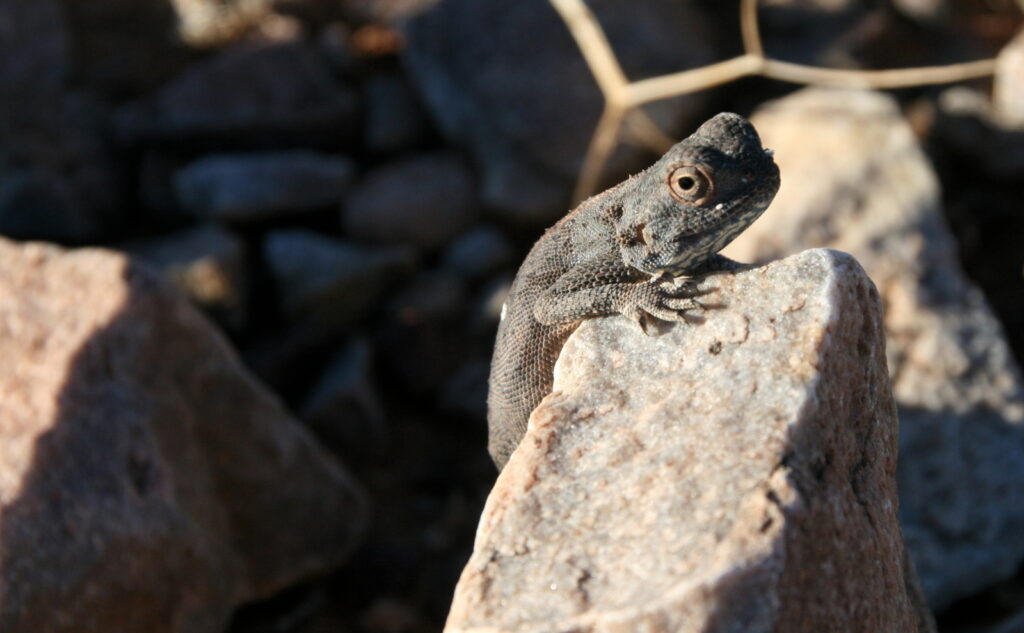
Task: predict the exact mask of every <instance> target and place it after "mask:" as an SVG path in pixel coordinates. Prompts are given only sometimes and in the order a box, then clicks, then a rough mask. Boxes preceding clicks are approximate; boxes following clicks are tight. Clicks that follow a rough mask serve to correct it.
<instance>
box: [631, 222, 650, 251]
mask: <svg viewBox="0 0 1024 633" xmlns="http://www.w3.org/2000/svg"><path fill="white" fill-rule="evenodd" d="M634 237H635V238H636V241H637V242H639V243H641V244H643V245H644V246H647V241H648V240H647V237H648V236H647V225H646V224H644V223H643V222H641V223H640V224H637V225H636V235H635V236H634Z"/></svg>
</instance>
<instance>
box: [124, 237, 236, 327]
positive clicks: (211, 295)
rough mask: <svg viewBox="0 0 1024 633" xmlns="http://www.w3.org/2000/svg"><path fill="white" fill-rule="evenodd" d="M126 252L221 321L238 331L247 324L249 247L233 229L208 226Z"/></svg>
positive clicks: (140, 244)
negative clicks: (246, 260)
mask: <svg viewBox="0 0 1024 633" xmlns="http://www.w3.org/2000/svg"><path fill="white" fill-rule="evenodd" d="M124 248H125V250H126V251H128V253H130V254H132V255H134V256H136V257H138V258H139V259H141V260H143V261H145V262H147V263H148V264H150V265H152V266H154V267H156V268H157V269H159V270H160V271H161V272H162V273H163V274H164V276H166V277H167V278H168V279H170V280H171V281H172V282H173V283H174V284H175V285H176V286H178V288H180V289H181V290H183V291H184V292H185V294H186V295H188V297H189V298H190V299H192V301H193V302H195V304H196V305H198V306H199V307H200V308H202V309H203V310H204V311H205V312H206V313H207V314H209V315H210V316H211V317H213V318H214V319H215V320H216V321H217V322H218V323H220V324H222V325H224V326H225V327H227V328H228V329H234V330H238V329H240V328H241V327H242V326H243V325H244V324H245V320H246V318H245V317H246V315H245V292H246V285H245V246H244V244H243V243H242V240H241V239H239V238H238V237H236V236H235V235H233V234H232V233H230V232H229V231H226V230H224V229H222V228H220V227H219V226H216V225H204V226H199V227H195V228H190V229H185V230H183V231H179V232H177V233H172V234H170V235H164V236H161V237H158V238H152V239H149V240H145V241H142V242H135V243H132V244H127V245H125V247H124Z"/></svg>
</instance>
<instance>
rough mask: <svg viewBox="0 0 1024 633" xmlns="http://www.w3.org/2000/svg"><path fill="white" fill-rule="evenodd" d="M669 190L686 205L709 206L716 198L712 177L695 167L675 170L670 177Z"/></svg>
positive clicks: (689, 166)
mask: <svg viewBox="0 0 1024 633" xmlns="http://www.w3.org/2000/svg"><path fill="white" fill-rule="evenodd" d="M668 189H669V192H670V193H671V194H672V197H673V198H675V199H676V200H678V201H680V202H684V203H686V204H693V205H701V204H707V203H708V202H710V201H711V199H712V198H713V197H714V196H715V186H714V182H713V181H712V180H711V176H710V175H708V173H707V172H706V171H705V170H703V169H701V168H699V167H695V166H693V165H682V166H680V167H676V168H675V169H673V170H672V173H670V174H669V176H668Z"/></svg>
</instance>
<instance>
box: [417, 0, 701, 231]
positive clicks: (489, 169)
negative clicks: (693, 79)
mask: <svg viewBox="0 0 1024 633" xmlns="http://www.w3.org/2000/svg"><path fill="white" fill-rule="evenodd" d="M588 6H589V7H590V8H591V9H592V10H593V11H594V13H595V15H596V16H597V18H598V20H599V21H600V22H601V26H602V28H603V29H604V31H605V33H606V34H607V36H608V39H609V41H610V42H611V45H612V47H613V48H614V49H615V52H616V54H617V56H618V58H619V60H620V63H621V65H622V67H623V70H624V72H625V73H626V75H627V76H628V77H629V78H630V79H643V78H645V77H650V76H655V75H659V74H663V73H670V72H676V71H679V70H684V69H686V68H693V67H696V66H700V65H702V64H705V63H708V62H710V61H712V60H713V57H714V55H713V51H712V48H711V44H710V41H709V40H710V38H708V37H706V33H705V31H706V27H707V24H706V22H705V21H704V19H703V16H702V15H701V11H700V9H699V7H697V6H696V4H695V3H692V2H675V1H671V0H669V1H666V0H643V1H641V2H630V3H622V2H614V1H609V0H600V1H596V2H589V3H588ZM406 32H407V37H408V46H407V48H406V49H405V52H404V54H403V61H404V62H405V65H406V67H407V68H408V70H409V76H410V78H411V79H412V80H413V81H415V82H416V84H417V88H418V89H419V91H420V92H421V93H422V95H423V97H424V101H425V104H426V106H427V108H428V109H429V110H430V112H431V114H432V115H433V116H434V118H435V119H436V120H437V122H438V124H439V126H440V128H441V130H442V132H444V133H445V134H446V135H447V136H449V137H450V138H452V139H453V140H456V141H457V142H459V143H461V144H463V145H466V146H468V147H469V148H470V149H471V150H472V152H473V154H474V156H475V158H476V162H477V167H478V168H479V169H480V171H481V177H482V180H483V198H484V200H485V201H486V202H487V204H488V205H489V206H493V207H495V208H496V209H498V210H503V211H505V212H506V213H507V214H508V215H509V217H510V218H511V219H513V220H518V221H521V222H546V221H548V220H550V219H552V218H551V216H550V214H551V212H552V211H553V210H557V209H564V208H565V203H566V202H567V201H568V198H569V191H570V188H571V186H572V182H573V180H574V178H575V175H576V173H577V172H578V170H579V167H580V164H581V162H582V160H583V155H584V152H585V151H586V148H587V146H588V144H589V143H590V138H591V136H592V135H593V132H594V128H595V126H596V124H597V121H598V118H599V117H600V114H601V110H602V107H603V97H602V95H601V93H600V91H599V90H598V88H597V84H596V83H595V81H594V80H593V78H592V77H591V74H590V71H589V69H588V68H587V65H586V63H585V62H584V60H583V57H582V56H581V54H580V53H579V50H578V48H577V46H576V43H575V42H574V41H573V40H572V38H571V37H570V35H569V32H568V30H567V29H566V26H565V24H564V23H563V22H562V20H561V18H559V16H558V14H557V13H556V12H555V10H554V9H553V8H552V7H551V6H550V5H549V4H548V3H547V2H546V1H545V0H519V1H517V2H505V1H504V0H486V1H480V0H448V1H446V2H442V3H439V4H438V5H436V6H434V7H433V8H432V9H431V10H429V11H426V12H424V13H423V14H421V15H419V16H417V17H416V18H414V19H413V20H411V21H410V23H409V24H408V28H407V29H406ZM524 34H528V36H524ZM701 101H702V99H700V98H699V97H694V96H692V95H691V96H688V97H686V98H683V99H672V100H668V101H662V102H658V103H656V104H652V105H650V106H649V107H648V108H647V110H648V112H649V113H650V114H651V115H652V117H653V118H654V119H655V120H657V121H658V123H659V124H660V125H661V126H662V129H665V130H666V131H667V132H668V133H669V134H672V133H673V132H680V131H682V130H683V129H685V125H686V123H687V119H689V118H691V117H692V116H693V115H694V113H695V109H696V107H697V106H698V105H699V103H700V102H701ZM680 126H683V127H680ZM638 156H639V154H638V153H637V152H636V151H630V150H623V151H620V152H618V153H617V155H616V156H615V157H614V158H613V161H612V165H611V167H610V169H611V170H612V171H616V170H617V171H620V172H621V171H622V170H625V169H628V168H629V167H635V166H637V165H636V160H637V158H638Z"/></svg>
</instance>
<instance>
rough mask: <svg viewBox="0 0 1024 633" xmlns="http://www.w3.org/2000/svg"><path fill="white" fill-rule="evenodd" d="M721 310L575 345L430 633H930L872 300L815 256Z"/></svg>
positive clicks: (730, 291) (765, 278)
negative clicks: (902, 511) (444, 616)
mask: <svg viewBox="0 0 1024 633" xmlns="http://www.w3.org/2000/svg"><path fill="white" fill-rule="evenodd" d="M704 283H705V284H706V285H707V286H708V287H713V288H717V289H718V290H717V292H716V294H715V296H716V297H717V298H719V299H721V302H722V303H724V307H723V308H721V309H718V310H715V311H714V312H712V313H711V314H709V315H708V318H707V320H706V322H705V323H704V324H702V325H700V326H691V325H685V324H676V325H674V326H669V327H667V329H666V331H665V332H664V333H663V334H662V335H660V336H651V337H648V336H644V335H643V334H642V333H640V332H639V330H638V329H637V328H636V326H635V325H633V324H632V323H630V322H629V321H628V320H626V319H624V318H622V317H614V318H605V319H593V320H588V321H586V322H584V323H583V325H582V326H581V327H580V328H579V329H578V330H577V331H576V332H575V333H574V334H573V335H572V337H570V339H569V341H568V343H567V344H566V346H565V348H564V349H563V351H562V354H561V356H560V358H559V361H558V363H557V365H556V368H555V384H554V393H553V394H552V395H550V396H548V397H547V398H545V399H544V401H543V402H542V403H541V404H540V406H539V407H538V408H537V409H536V410H535V411H534V413H533V415H532V416H531V418H530V425H529V430H528V431H527V434H526V437H525V438H524V440H523V442H522V443H521V444H520V445H519V448H518V449H517V450H516V451H515V452H514V453H513V455H512V457H511V460H510V461H509V463H508V465H507V466H506V467H505V469H504V470H503V471H502V472H501V474H500V475H499V477H498V481H497V482H496V484H495V486H494V489H493V490H492V491H491V494H490V497H489V498H488V501H487V505H486V506H485V509H484V512H483V516H482V517H481V520H480V527H479V531H478V533H477V538H476V543H475V547H474V552H473V555H472V557H471V559H470V561H469V563H468V564H467V565H466V568H465V570H464V572H463V575H462V578H461V580H460V581H459V585H458V587H457V588H456V591H455V598H454V600H453V603H452V609H451V612H450V615H449V618H448V623H447V627H446V631H448V632H449V633H454V632H456V631H483V630H487V631H531V632H541V631H580V630H586V631H595V632H596V631H640V630H644V631H646V630H651V631H680V632H682V631H736V632H739V631H743V632H746V633H753V632H758V631H765V632H767V631H787V632H794V633H795V632H800V631H808V632H811V631H815V632H817V631H836V632H839V631H851V632H852V631H893V632H895V631H926V630H929V628H930V621H929V616H928V614H927V613H926V612H925V611H920V610H918V606H917V605H919V604H920V603H919V601H918V602H916V601H917V600H918V599H919V595H918V594H917V592H916V590H915V583H914V576H913V570H912V569H910V568H908V567H906V566H905V564H904V560H905V557H904V550H903V543H902V540H901V537H900V527H899V523H898V520H897V497H896V481H895V471H896V454H897V426H898V424H897V419H896V410H895V406H894V403H893V398H892V392H891V391H890V388H889V378H888V374H887V372H886V366H885V351H884V342H883V338H882V326H881V308H880V305H879V302H878V294H877V292H876V290H875V288H874V286H873V285H872V284H871V282H870V281H869V280H868V278H867V276H866V275H865V274H864V272H863V271H862V270H861V268H860V267H859V266H858V265H857V263H856V262H855V261H854V260H853V258H851V257H850V256H848V255H846V254H843V253H838V252H834V251H825V250H817V251H809V252H806V253H802V254H800V255H796V256H793V257H790V258H788V259H786V260H783V261H781V262H776V263H773V264H770V265H768V266H765V267H763V268H760V269H755V270H751V271H748V272H744V273H742V274H739V275H736V276H715V277H711V278H710V279H709V280H708V281H706V282H704Z"/></svg>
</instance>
